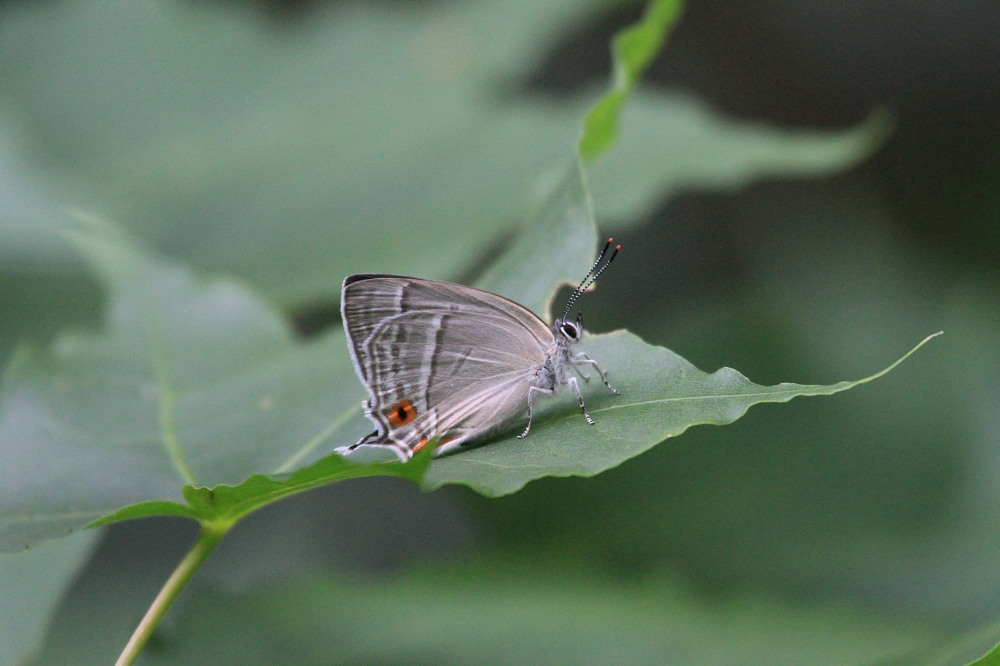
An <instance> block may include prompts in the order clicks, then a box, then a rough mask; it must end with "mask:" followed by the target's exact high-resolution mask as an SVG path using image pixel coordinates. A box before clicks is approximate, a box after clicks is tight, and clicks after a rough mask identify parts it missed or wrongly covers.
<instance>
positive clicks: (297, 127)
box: [0, 0, 1000, 663]
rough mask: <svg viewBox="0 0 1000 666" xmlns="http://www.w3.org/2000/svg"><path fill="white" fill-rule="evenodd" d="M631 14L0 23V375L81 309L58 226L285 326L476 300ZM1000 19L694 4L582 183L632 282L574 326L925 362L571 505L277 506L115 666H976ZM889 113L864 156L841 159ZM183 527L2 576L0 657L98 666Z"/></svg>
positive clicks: (986, 562) (41, 13) (992, 500)
mask: <svg viewBox="0 0 1000 666" xmlns="http://www.w3.org/2000/svg"><path fill="white" fill-rule="evenodd" d="M639 11H640V8H639V7H638V6H636V5H634V4H614V3H599V4H595V5H592V6H587V7H584V8H581V7H580V5H579V3H573V2H546V3H533V2H523V3H521V2H515V1H513V0H509V1H505V2H465V3H445V2H424V3H395V2H379V3H365V4H361V3H348V2H334V3H320V2H315V3H305V4H303V3H294V4H277V3H271V4H266V3H240V2H228V3H211V2H194V1H189V2H181V1H176V2H166V1H158V2H152V1H147V2H130V3H125V2H108V3H85V2H62V3H41V4H36V5H28V4H24V3H7V4H5V5H0V12H2V15H0V17H2V19H3V20H2V21H0V114H2V115H3V117H4V122H3V123H0V170H2V173H3V178H0V188H2V189H0V198H2V200H3V202H4V205H3V206H2V207H0V233H2V235H3V242H2V243H0V257H2V263H0V281H2V285H0V351H2V353H3V355H4V358H3V362H4V364H5V365H8V364H9V363H10V359H12V358H13V355H14V349H15V347H16V346H17V347H18V348H20V349H24V348H26V345H33V346H36V347H39V348H44V347H45V345H47V344H48V342H49V341H50V340H51V339H52V338H53V337H55V336H56V335H57V334H58V333H60V332H62V331H66V330H73V329H82V328H86V327H88V326H90V325H93V324H95V323H96V322H98V321H99V318H100V316H101V306H102V298H103V296H102V293H103V292H102V290H101V288H100V286H99V285H98V283H97V282H96V281H95V280H94V278H93V277H92V276H91V274H90V273H89V272H88V271H87V269H86V268H85V267H84V265H83V263H82V262H81V261H80V259H79V256H78V255H77V254H75V253H74V251H73V249H72V247H71V246H70V245H69V244H67V243H66V242H65V240H64V239H62V238H61V237H60V236H59V235H57V234H54V233H53V229H55V228H60V227H62V226H63V225H64V224H65V221H66V218H67V214H66V212H65V210H66V207H67V206H72V207H79V208H84V209H87V210H94V211H97V212H99V213H100V214H101V215H104V216H107V217H110V218H113V219H115V220H117V221H121V222H122V223H124V224H127V225H128V227H129V229H130V231H131V232H132V233H134V234H135V235H136V236H137V237H138V238H140V239H142V241H143V242H145V243H147V244H148V245H149V246H150V247H151V248H155V250H156V251H157V252H160V253H162V254H163V255H164V256H166V257H169V258H171V259H172V260H176V261H180V262H183V263H185V264H187V265H189V266H192V267H194V268H195V269H196V270H199V271H202V272H203V273H204V274H205V275H209V276H214V275H218V274H223V275H231V276H235V277H236V278H237V279H238V280H239V281H241V282H243V283H244V284H245V285H246V288H247V289H249V290H252V291H253V292H256V293H258V294H262V295H263V296H264V297H265V298H266V299H268V300H269V301H270V302H271V303H273V304H274V305H275V306H276V307H279V308H281V309H283V310H284V311H285V312H286V313H288V314H289V315H290V316H293V317H294V321H295V322H296V324H297V325H298V327H299V330H301V331H303V332H305V333H312V332H315V331H317V330H325V329H326V328H327V327H329V326H335V325H336V321H335V317H334V316H332V313H335V300H334V299H335V298H336V296H337V291H338V286H339V282H340V279H341V278H342V277H343V275H345V274H347V273H350V272H354V271H359V270H371V271H379V270H385V271H393V272H403V273H416V274H420V275H425V276H428V277H446V278H449V279H455V280H459V281H470V280H472V279H474V278H475V277H476V276H477V275H479V273H480V271H481V268H480V267H481V265H482V264H483V262H484V260H485V258H487V257H489V256H490V255H492V254H493V253H494V251H495V250H496V249H497V248H499V247H503V246H504V245H505V243H506V242H507V241H508V239H509V238H510V237H511V234H512V229H513V228H514V227H515V225H516V224H517V222H518V220H520V219H523V217H524V216H525V214H526V211H527V210H528V208H529V204H530V202H531V196H530V193H531V191H532V190H533V188H537V187H538V183H539V182H540V180H539V179H540V178H541V179H544V178H545V177H546V175H547V174H549V173H551V169H552V167H554V166H558V165H560V164H562V163H564V162H565V159H566V155H567V152H568V150H569V147H570V146H571V145H572V143H573V141H574V139H575V137H576V135H577V132H578V128H579V121H580V118H581V117H582V115H583V112H584V110H585V109H586V108H587V107H588V105H589V104H591V103H593V101H594V99H595V97H596V94H597V91H598V90H600V89H601V87H602V86H603V85H604V84H605V82H606V79H607V74H608V71H609V68H610V64H609V61H608V57H607V42H608V39H609V37H610V35H611V34H612V33H613V32H614V31H615V30H616V29H618V28H620V27H621V26H623V25H626V24H628V23H630V22H632V21H634V20H635V18H636V17H637V16H638V14H639ZM997 18H998V16H997V12H996V10H995V9H993V8H992V6H991V5H989V4H987V3H985V2H981V3H975V2H974V3H966V4H964V5H963V6H962V7H961V8H960V9H959V8H943V7H933V8H931V7H930V6H928V7H926V8H924V7H914V6H913V5H912V4H910V3H906V4H903V3H898V4H895V3H888V4H884V3H883V4H880V5H879V7H878V8H874V7H868V6H867V5H861V4H860V3H858V5H857V6H852V5H848V6H844V9H842V10H841V11H839V12H837V13H832V12H829V11H823V10H822V9H821V8H820V6H819V4H818V3H816V4H814V3H783V2H776V1H772V2H765V3H754V4H753V6H752V7H742V6H741V7H738V8H737V7H733V6H731V5H730V4H728V3H718V4H717V3H714V2H700V3H694V4H692V5H690V6H689V7H687V8H686V11H685V15H684V17H683V18H682V20H681V22H680V24H679V25H678V27H677V29H676V31H675V33H674V34H673V36H672V37H671V39H670V42H669V44H668V47H667V49H666V51H665V52H664V53H663V54H661V56H660V57H659V58H658V60H657V62H656V63H655V65H654V68H653V70H652V71H651V72H650V74H649V75H648V76H647V77H646V83H645V85H644V86H643V87H642V88H640V89H639V90H637V91H636V94H635V95H634V96H633V98H632V99H630V101H629V103H628V106H627V107H626V115H625V117H624V119H623V120H624V125H623V129H622V134H621V136H620V137H619V140H618V143H617V144H616V146H615V148H614V149H613V151H612V153H611V154H609V155H607V156H606V157H605V158H602V159H601V160H599V161H598V162H596V163H595V164H593V166H592V168H590V169H589V181H590V183H591V185H592V190H593V191H592V195H593V198H594V204H595V208H596V212H597V215H598V219H599V220H600V222H601V225H602V231H604V232H606V233H608V234H614V235H616V236H619V237H620V238H621V239H622V240H623V242H624V244H625V245H626V253H625V254H623V255H622V257H621V258H620V259H619V260H618V261H616V263H615V266H614V269H613V271H612V273H610V274H609V276H608V279H607V280H605V281H603V285H602V288H601V289H599V290H598V291H597V292H595V293H594V294H592V295H590V296H588V300H587V303H586V312H587V322H588V328H590V329H592V330H596V331H607V330H612V329H614V328H618V327H625V328H628V329H630V330H632V331H634V332H636V333H638V334H640V335H641V336H642V337H643V338H644V339H646V340H648V341H650V342H653V343H656V344H662V345H665V346H667V347H670V348H671V349H673V350H674V351H677V352H678V353H680V354H681V355H682V356H684V357H685V358H687V359H689V360H691V361H693V362H694V363H695V365H697V366H698V367H700V368H702V369H705V370H714V369H715V368H717V367H720V366H722V365H730V366H732V367H735V368H738V369H740V370H741V371H743V372H744V373H745V374H747V375H748V376H750V377H751V378H752V379H754V380H755V381H757V382H759V383H763V384H771V383H777V382H779V381H783V380H794V381H801V382H803V383H812V382H816V383H820V382H833V381H836V380H839V379H843V378H847V377H860V376H864V375H867V374H870V373H871V372H872V371H874V370H875V369H877V368H880V367H883V366H884V365H885V364H886V363H887V362H888V361H889V360H891V359H893V358H896V357H897V356H899V355H900V354H901V353H902V351H904V350H905V349H908V348H909V347H910V346H912V344H913V343H914V342H915V341H916V340H918V339H919V338H921V337H923V336H924V335H925V334H926V333H928V332H930V331H932V330H937V329H939V328H941V329H944V330H945V331H946V335H945V337H943V338H942V339H941V340H939V341H938V342H937V343H936V344H935V345H932V346H931V347H929V348H928V349H927V350H925V351H924V352H922V353H921V355H919V356H918V357H916V358H915V359H914V360H913V361H910V362H908V364H907V365H904V366H902V367H901V368H900V369H899V370H897V371H896V372H895V373H893V374H890V375H888V376H887V377H885V378H883V379H881V380H880V381H879V382H878V383H876V384H872V385H869V386H867V387H864V388H862V389H858V390H856V391H853V392H849V393H846V394H843V395H840V396H838V397H836V398H833V399H828V400H825V401H818V402H817V401H807V402H801V403H796V402H792V403H790V404H788V405H783V406H781V407H780V408H779V407H767V406H764V407H758V408H756V410H755V411H751V412H750V414H749V415H748V416H747V417H745V418H744V419H742V420H741V421H739V422H737V423H736V424H734V425H733V426H730V427H727V428H723V429H718V428H701V429H694V430H692V431H689V432H688V433H686V434H685V435H684V436H683V437H680V438H677V439H675V440H672V441H669V442H667V443H666V444H664V445H661V446H659V447H657V448H656V449H654V450H652V451H650V452H648V453H646V454H644V455H643V456H640V457H639V458H636V459H634V460H632V461H630V462H628V463H626V464H624V465H622V466H621V467H619V468H617V469H615V470H612V471H611V472H608V473H605V474H603V475H601V476H599V477H596V478H595V479H587V480H581V479H547V480H543V481H538V482H534V483H532V484H529V485H528V486H527V487H526V488H525V489H524V490H522V491H521V492H518V493H515V494H513V495H510V496H508V497H505V498H501V499H499V500H486V499H484V498H481V497H479V496H477V495H475V494H473V493H471V492H469V491H467V490H465V489H461V488H444V489H442V490H439V491H436V492H434V493H431V494H421V493H419V492H418V491H417V490H415V489H414V488H413V487H412V486H410V485H408V484H407V483H405V482H403V481H401V480H396V479H366V480H358V481H352V482H347V483H343V484H336V485H334V486H331V487H329V488H324V489H321V490H318V491H315V492H312V493H309V494H306V495H303V496H299V497H296V498H293V499H291V500H288V501H286V502H283V503H280V504H278V505H275V506H273V507H269V508H267V509H265V510H264V511H262V512H261V513H260V514H259V515H257V516H255V517H253V518H252V519H251V520H248V521H247V522H246V523H244V524H241V525H240V526H239V527H238V528H237V530H236V531H235V532H234V533H233V534H231V535H230V536H229V537H228V538H227V540H226V541H224V542H223V544H222V546H220V549H219V550H218V551H217V552H216V553H215V554H214V555H213V559H211V560H210V561H209V563H208V565H207V567H206V569H205V570H203V571H202V572H201V573H200V574H199V577H198V578H197V579H196V581H195V585H194V586H193V587H191V588H189V589H188V590H186V591H185V594H184V596H183V597H182V599H181V601H180V603H179V605H178V606H177V607H175V608H174V609H173V611H172V613H171V615H169V616H168V618H167V619H168V622H167V624H166V625H165V626H164V627H163V630H162V632H161V633H160V634H159V636H158V637H157V641H156V642H155V643H154V644H151V645H150V646H149V648H148V649H147V652H146V653H145V655H144V659H145V661H146V662H147V663H158V662H163V663H199V662H200V661H205V662H207V661H209V660H211V661H212V662H213V663H218V662H220V661H221V662H229V663H237V662H238V663H274V662H285V663H314V662H315V663H329V662H330V661H360V660H366V661H373V660H382V661H385V660H401V659H411V660H417V661H431V660H434V661H442V660H450V661H459V660H464V661H471V660H475V659H477V658H479V659H482V658H491V659H495V660H508V661H525V660H528V659H533V660H539V659H543V658H544V659H547V660H552V659H554V658H557V657H558V658H560V659H562V660H565V661H574V662H578V661H580V660H581V658H586V659H590V660H591V661H595V662H602V661H603V662H607V661H609V660H613V659H614V658H620V659H622V660H628V661H674V662H677V663H693V662H697V663H712V662H719V663H731V662H732V661H734V660H737V661H746V662H754V661H776V662H785V663H803V662H807V661H810V662H811V661H820V662H834V661H836V662H840V663H857V662H871V661H875V660H878V659H882V658H892V657H900V655H906V654H921V655H923V654H925V653H926V650H927V649H929V648H930V647H931V646H933V647H934V648H935V649H936V648H937V647H938V646H940V645H942V644H943V643H944V642H945V641H946V639H948V638H949V637H951V636H954V635H955V634H957V633H959V632H960V631H962V630H966V629H972V628H976V627H979V626H983V625H985V629H979V630H976V631H973V632H972V633H971V634H970V635H969V636H970V637H969V638H968V639H967V641H968V645H965V644H960V645H959V647H957V648H947V647H942V648H940V649H941V650H942V652H941V653H940V654H942V655H945V657H943V659H944V663H961V661H962V660H963V659H971V658H973V657H975V656H977V654H982V652H983V651H985V650H986V649H987V648H988V647H989V646H990V645H991V644H992V643H994V642H996V640H997V638H998V635H1000V631H997V630H995V629H994V628H993V627H992V624H993V622H994V618H996V617H997V616H998V614H1000V613H998V610H1000V573H998V572H997V567H996V566H995V563H996V557H995V553H996V552H998V550H1000V543H998V541H1000V539H998V537H997V536H996V534H997V533H996V530H995V529H994V528H995V525H996V520H997V517H998V514H1000V493H998V492H997V487H998V484H997V478H998V474H997V472H998V469H997V467H998V462H997V461H998V460H1000V456H998V455H997V450H998V449H997V439H998V438H997V433H998V429H1000V421H998V419H997V410H996V405H997V397H998V391H1000V381H998V378H1000V372H998V370H1000V367H998V366H1000V358H998V354H997V346H996V343H995V341H996V340H997V339H998V335H997V334H998V331H997V328H998V325H1000V321H998V317H997V313H998V312H1000V308H998V307H997V306H998V305H1000V303H998V300H1000V299H998V281H997V271H996V265H997V264H996V255H997V251H998V236H997V217H998V215H997V212H998V211H997V202H998V198H997V196H996V191H997V189H996V175H997V166H998V147H1000V146H998V143H997V141H996V138H995V137H996V136H997V132H996V129H997V128H996V124H997V123H996V119H997V118H998V117H1000V115H998V114H997V108H996V105H997V103H998V100H1000V95H998V94H997V93H998V92H1000V91H998V90H997V87H998V86H1000V77H998V76H997V74H998V72H997V71H996V69H997V67H996V65H995V64H991V63H996V62H1000V58H997V57H996V55H997V54H996V52H995V49H996V46H995V43H994V42H995V40H993V39H992V36H993V35H995V27H996V19H997ZM858 26H864V27H865V29H864V30H860V29H858ZM882 105H885V106H887V107H888V108H889V109H890V110H891V112H892V113H893V115H894V117H895V121H896V125H895V129H894V132H893V133H892V135H891V137H890V138H889V139H888V141H887V143H886V144H885V146H884V147H882V148H881V149H880V150H878V151H877V152H876V153H875V154H874V156H872V157H871V158H870V159H867V160H865V159H864V158H865V157H866V156H867V154H868V152H869V149H870V148H871V147H872V146H873V141H872V140H873V137H876V136H877V135H878V127H879V121H878V120H877V119H876V120H874V121H869V124H868V125H864V124H862V123H864V122H865V120H866V119H868V118H871V114H872V111H873V110H874V109H876V108H878V107H879V106H882ZM801 128H809V129H801ZM855 164H857V166H854V165H855ZM852 166H853V167H854V168H851V167H852ZM803 176H807V177H808V178H802V177H803ZM335 352H336V353H338V354H339V353H343V354H344V355H345V357H346V350H344V351H343V352H341V350H335ZM332 353H333V352H332ZM342 360H343V359H338V360H336V362H337V363H339V362H341V361H342ZM332 362H333V361H332ZM357 389H358V395H359V399H360V396H361V389H360V386H358V387H357ZM193 530H194V527H193V525H190V524H188V523H186V522H184V521H180V520H177V519H150V520H144V521H135V522H132V523H126V524H122V525H117V526H113V527H111V528H106V529H105V531H104V532H103V533H101V534H99V535H98V534H96V533H94V532H90V533H84V534H78V535H75V536H73V537H72V538H70V539H67V540H62V541H57V542H52V543H51V544H48V545H46V546H44V547H42V548H39V549H34V550H32V551H30V552H29V553H27V554H23V555H15V556H5V557H4V558H3V559H0V591H2V594H0V632H2V633H0V661H2V662H9V661H13V660H14V659H16V658H17V656H18V655H20V654H23V653H25V652H26V651H28V650H30V649H32V647H33V646H34V645H35V642H36V641H43V643H44V647H43V650H42V657H41V660H42V662H44V663H67V662H68V661H72V662H73V663H107V662H108V661H109V660H111V659H112V658H113V656H114V655H115V654H116V653H117V651H118V650H119V649H120V647H121V645H122V644H123V643H124V641H125V639H126V638H127V636H128V633H129V632H130V631H131V629H132V627H133V626H134V624H135V622H136V620H137V619H138V617H139V615H140V614H141V612H142V611H143V610H144V608H145V606H146V605H147V604H148V603H149V601H150V599H151V598H152V596H153V595H154V594H155V591H156V589H157V588H158V587H159V585H160V584H161V583H162V581H163V579H164V578H165V576H166V575H167V572H169V570H170V569H171V568H172V567H173V566H174V564H175V563H176V561H177V560H178V559H179V558H180V556H181V554H182V553H183V551H184V550H185V549H186V547H187V546H188V544H189V542H190V540H191V539H192V538H193ZM95 538H96V543H95ZM91 549H93V550H91ZM42 572H44V573H42ZM42 581H44V585H42V584H40V583H41V582H42ZM50 618H51V619H50ZM43 636H44V638H43ZM748 636H752V637H753V640H752V641H749V640H748ZM927 660H928V661H929V662H930V661H931V658H930V657H928V658H927Z"/></svg>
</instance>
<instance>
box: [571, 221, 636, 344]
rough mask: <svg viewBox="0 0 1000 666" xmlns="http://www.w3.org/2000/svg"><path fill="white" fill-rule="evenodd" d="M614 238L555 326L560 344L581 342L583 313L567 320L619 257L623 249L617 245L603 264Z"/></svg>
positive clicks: (575, 291)
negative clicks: (583, 295) (579, 300)
mask: <svg viewBox="0 0 1000 666" xmlns="http://www.w3.org/2000/svg"><path fill="white" fill-rule="evenodd" d="M613 240H614V239H613V238H609V239H608V242H607V243H605V244H604V249H603V250H601V252H600V254H598V255H597V259H595V260H594V265H593V266H591V267H590V270H589V271H587V274H586V275H584V276H583V279H582V280H581V281H580V284H579V285H578V286H577V288H576V289H574V290H573V293H572V294H570V296H569V300H567V301H566V307H565V308H564V309H563V313H562V317H560V318H559V319H558V320H557V321H556V324H555V326H554V328H555V330H556V331H557V332H558V333H559V334H560V335H561V336H562V338H561V339H560V342H562V341H565V343H566V344H572V343H575V342H579V341H580V338H582V337H583V313H582V312H579V313H577V315H576V321H570V320H569V319H567V317H568V316H569V311H570V310H571V309H572V308H573V305H574V304H575V303H576V301H577V300H578V299H579V298H580V296H581V295H582V294H583V292H585V291H587V289H589V288H590V286H591V285H592V284H594V282H595V281H596V280H597V278H598V276H599V275H600V274H601V273H603V272H604V269H606V268H607V267H608V266H610V265H611V262H612V261H614V260H615V257H617V256H618V251H619V250H621V249H622V246H621V245H616V246H615V249H614V252H612V253H611V256H609V257H608V260H607V261H605V262H604V263H603V264H602V263H601V262H602V261H603V260H604V257H605V255H607V254H608V250H609V249H611V242H612V241H613Z"/></svg>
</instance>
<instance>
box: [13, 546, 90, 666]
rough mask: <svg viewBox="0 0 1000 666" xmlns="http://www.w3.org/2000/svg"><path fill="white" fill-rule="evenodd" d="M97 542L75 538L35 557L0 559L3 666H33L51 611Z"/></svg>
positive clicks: (45, 548) (35, 551) (35, 552)
mask: <svg viewBox="0 0 1000 666" xmlns="http://www.w3.org/2000/svg"><path fill="white" fill-rule="evenodd" d="M96 537H97V534H76V535H74V536H73V537H72V538H69V539H62V540H60V541H53V542H51V543H47V544H45V545H43V546H42V547H40V548H35V549H33V550H32V551H31V552H30V553H17V554H5V555H0V663H2V664H27V663H33V662H31V657H32V655H34V653H35V652H36V651H38V650H39V648H40V647H41V645H42V640H43V638H44V636H45V630H46V628H47V625H48V621H49V619H50V617H51V615H52V609H53V608H54V607H55V606H56V604H57V603H58V602H59V600H60V599H62V596H63V594H64V593H65V591H66V589H67V588H68V587H69V586H70V583H71V582H72V579H73V577H74V576H75V575H76V574H77V572H78V571H79V570H80V568H81V566H82V565H83V563H84V562H85V561H86V559H87V556H88V555H90V553H91V552H92V551H93V545H94V542H95V540H96Z"/></svg>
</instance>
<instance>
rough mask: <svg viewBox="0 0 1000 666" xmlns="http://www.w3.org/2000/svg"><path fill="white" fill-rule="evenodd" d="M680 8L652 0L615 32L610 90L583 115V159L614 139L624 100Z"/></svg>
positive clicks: (673, 1)
mask: <svg viewBox="0 0 1000 666" xmlns="http://www.w3.org/2000/svg"><path fill="white" fill-rule="evenodd" d="M680 11H681V3H680V1H679V0H650V2H649V3H648V4H647V5H646V13H645V15H644V16H643V18H642V20H641V21H640V22H639V23H636V24H635V25H631V26H629V27H628V28H625V29H624V30H622V31H621V32H619V33H618V34H617V35H615V37H614V40H613V41H612V46H611V50H612V56H613V59H612V60H613V66H614V72H613V79H612V85H611V90H610V91H609V92H608V93H606V94H605V95H604V97H602V98H601V99H600V101H598V103H597V104H595V105H594V106H593V107H592V108H591V109H590V111H588V112H587V115H586V116H585V117H584V119H583V135H582V136H581V137H580V157H581V158H583V160H585V161H589V160H591V159H593V158H594V157H596V156H597V155H598V154H600V153H601V151H603V150H604V149H605V148H607V147H608V146H610V145H611V143H612V142H614V139H615V134H616V133H617V131H618V115H619V113H620V111H621V107H622V103H623V102H624V101H625V99H626V98H627V97H628V95H629V93H630V92H631V91H632V87H633V86H635V84H636V82H637V81H638V80H639V77H640V76H641V75H642V72H643V71H644V70H645V69H646V66H647V65H649V63H650V61H651V60H652V59H653V56H655V55H656V52H657V51H659V50H660V47H661V46H662V45H663V42H664V40H666V37H667V32H668V31H669V30H670V28H671V27H672V26H673V25H674V23H675V22H676V21H677V18H678V17H679V16H680Z"/></svg>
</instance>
